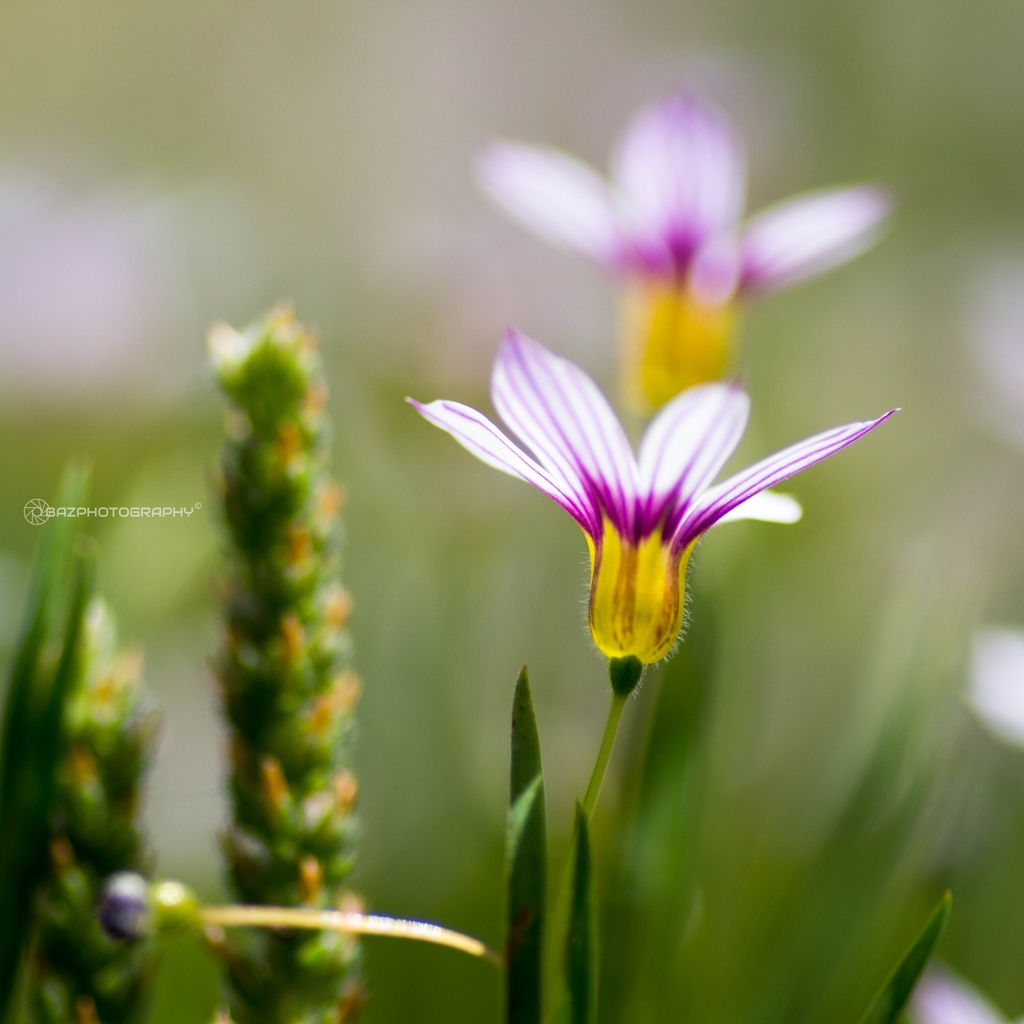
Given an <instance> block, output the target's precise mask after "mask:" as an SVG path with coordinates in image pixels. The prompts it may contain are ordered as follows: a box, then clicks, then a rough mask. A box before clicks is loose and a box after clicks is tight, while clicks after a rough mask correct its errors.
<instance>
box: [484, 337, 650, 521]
mask: <svg viewBox="0 0 1024 1024" xmlns="http://www.w3.org/2000/svg"><path fill="white" fill-rule="evenodd" d="M491 400H492V401H493V402H494V407H495V408H496V409H497V410H498V414H499V415H500V416H501V418H502V419H503V420H504V421H505V422H506V423H507V424H508V425H509V427H511V429H512V430H514V431H515V432H516V434H518V435H519V436H520V437H521V438H522V440H523V441H525V442H526V443H527V444H528V445H529V446H530V448H531V449H533V451H534V452H535V453H536V454H537V457H538V458H539V459H540V461H541V463H542V464H543V465H544V466H545V467H546V468H548V469H549V470H550V471H551V472H552V473H555V472H557V473H558V474H560V475H561V478H562V479H564V480H566V481H567V482H568V483H569V485H570V486H571V487H572V489H573V491H574V499H575V500H577V501H579V502H582V501H583V500H584V496H586V497H587V498H589V499H590V501H591V503H592V504H596V505H597V506H598V507H599V508H600V509H601V510H602V511H603V512H605V513H606V514H607V515H608V517H609V518H610V519H611V520H612V522H614V523H615V525H616V527H617V528H618V529H619V530H620V531H621V532H624V533H630V532H632V529H633V525H634V521H635V512H636V504H637V494H638V485H637V466H636V459H635V458H634V456H633V451H632V449H631V448H630V445H629V439H628V438H627V437H626V434H625V432H624V431H623V429H622V425H621V424H620V423H619V419H618V417H617V416H616V415H615V413H614V412H613V411H612V408H611V406H610V405H609V404H608V401H607V399H606V398H605V397H604V395H602V394H601V391H600V389H599V388H598V387H597V385H596V384H595V383H594V382H593V381H592V380H591V379H590V377H588V376H587V375H586V374H585V373H584V372H583V371H582V370H581V369H580V368H579V367H578V366H576V365H574V364H573V363H570V362H569V361H568V360H567V359H562V358H560V357H559V356H556V355H554V354H553V353H551V352H549V351H548V350H547V349H546V348H544V346H543V345H541V344H539V343H538V342H536V341H534V340H533V339H532V338H528V337H527V336H526V335H524V334H520V333H519V332H518V331H512V330H510V331H509V332H508V333H507V334H506V335H505V340H504V342H503V343H502V346H501V348H500V350H499V351H498V357H497V359H496V360H495V363H494V371H493V373H492V376H491Z"/></svg>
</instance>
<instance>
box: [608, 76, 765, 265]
mask: <svg viewBox="0 0 1024 1024" xmlns="http://www.w3.org/2000/svg"><path fill="white" fill-rule="evenodd" d="M745 176H746V165H745V160H744V156H743V148H742V146H741V144H740V141H739V139H738V138H737V137H736V135H735V133H734V132H733V130H732V127H731V126H730V125H729V123H728V121H726V120H725V118H724V117H723V116H722V115H721V114H720V113H719V112H718V111H717V110H715V109H714V108H713V107H711V106H709V105H708V104H706V103H704V102H703V101H702V100H700V99H698V98H697V97H695V96H689V95H675V96H670V97H668V98H667V99H664V100H662V101H661V102H660V103H656V104H655V105H654V106H652V107H649V108H648V109H647V110H644V111H642V112H641V113H640V114H639V115H638V116H637V117H636V118H635V119H634V121H633V123H632V124H631V125H630V127H629V129H628V131H627V132H626V135H625V136H624V137H623V139H622V141H621V143H620V144H619V147H618V150H617V152H616V155H615V159H614V161H613V177H614V179H615V182H616V184H617V185H618V186H619V188H620V190H621V192H622V202H623V206H624V208H623V217H624V222H625V225H626V227H627V234H628V235H629V237H630V239H631V240H632V241H633V243H634V246H635V247H636V248H637V249H638V250H639V251H640V252H641V253H646V252H647V250H648V249H652V250H653V251H654V253H657V251H658V250H659V249H660V248H661V247H662V246H667V247H668V249H669V252H670V254H671V256H672V258H673V260H674V261H675V266H674V268H672V269H675V270H676V271H681V270H683V269H685V265H686V263H687V262H688V261H689V259H690V257H691V256H692V255H693V253H694V251H695V250H696V249H697V248H698V247H699V246H700V245H701V244H702V243H703V242H704V241H705V240H706V239H707V238H709V237H711V236H713V235H718V234H724V233H728V232H729V231H731V230H732V229H733V228H734V227H735V225H736V223H737V221H738V220H739V217H740V214H741V213H742V211H743V193H744V188H745Z"/></svg>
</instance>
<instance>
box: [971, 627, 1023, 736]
mask: <svg viewBox="0 0 1024 1024" xmlns="http://www.w3.org/2000/svg"><path fill="white" fill-rule="evenodd" d="M967 700H968V703H969V704H970V706H971V708H972V710H973V711H974V712H975V713H976V714H977V715H978V717H979V718H980V719H981V721H982V722H984V723H985V725H987V726H988V727H989V728H990V729H991V730H992V731H993V732H994V733H995V734H996V735H997V736H1000V737H1002V738H1003V739H1005V740H1009V741H1010V742H1011V743H1015V744H1020V745H1024V632H1022V631H1021V630H1017V629H991V628H990V629H983V630H979V631H978V632H977V634H975V637H974V649H973V651H972V657H971V679H970V687H969V690H968V693H967Z"/></svg>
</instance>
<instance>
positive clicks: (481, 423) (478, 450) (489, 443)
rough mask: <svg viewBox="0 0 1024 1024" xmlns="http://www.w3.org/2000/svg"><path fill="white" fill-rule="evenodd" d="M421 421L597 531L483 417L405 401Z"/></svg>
mask: <svg viewBox="0 0 1024 1024" xmlns="http://www.w3.org/2000/svg"><path fill="white" fill-rule="evenodd" d="M406 401H407V402H409V404H410V405H412V406H413V407H414V408H415V409H416V410H417V412H419V413H420V415H421V416H423V418H424V419H426V420H429V421H430V422H431V423H433V424H434V425H435V426H437V427H440V428H441V429H442V430H444V431H446V432H447V433H449V434H451V436H452V437H454V438H455V440H456V441H458V442H459V444H461V445H462V447H463V448H465V449H466V450H467V451H469V452H471V453H472V454H473V455H475V456H476V457H477V458H478V459H479V460H480V461H481V462H484V463H486V464H487V465H488V466H492V467H493V468H494V469H499V470H501V471H502V472H503V473H508V474H509V475H510V476H515V477H518V478H519V479H520V480H525V481H526V482H527V483H528V484H533V486H534V487H536V488H537V489H538V490H540V491H543V492H544V493H545V494H546V495H548V497H549V498H552V499H553V500H554V501H556V502H558V504H559V505H561V506H562V508H564V509H565V510H566V512H568V513H569V515H571V516H572V517H573V519H575V520H576V521H577V522H578V523H579V524H580V526H582V527H583V528H584V529H585V530H587V531H588V532H594V531H597V530H599V528H600V518H599V517H597V516H595V513H594V510H593V509H592V508H591V507H589V506H588V505H587V504H584V503H581V502H580V501H579V500H578V498H577V496H576V495H575V494H573V493H572V492H571V491H570V490H569V489H568V488H567V487H566V486H564V484H563V482H562V481H559V480H558V479H557V478H556V477H555V476H553V475H552V474H551V473H549V472H548V471H547V470H545V469H544V468H543V467H542V466H540V465H538V464H537V463H536V462H535V461H534V460H533V459H532V458H530V456H529V455H527V454H526V453H525V452H524V451H523V450H522V449H521V448H520V447H519V446H518V445H516V444H514V443H513V442H512V441H511V440H509V438H507V437H506V436H505V435H504V434H503V433H502V432H501V431H500V430H499V429H498V428H497V427H496V426H495V425H494V424H493V423H491V421H490V420H489V419H487V417H486V416H484V415H483V414H482V413H479V412H477V411H476V409H471V408H470V407H469V406H468V405H462V404H461V403H459V402H447V401H444V400H439V401H436V402H429V403H426V404H424V403H422V402H417V401H416V400H415V399H412V398H408V399H406Z"/></svg>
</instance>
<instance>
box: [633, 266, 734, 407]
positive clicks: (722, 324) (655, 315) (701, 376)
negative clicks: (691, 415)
mask: <svg viewBox="0 0 1024 1024" xmlns="http://www.w3.org/2000/svg"><path fill="white" fill-rule="evenodd" d="M736 320H737V314H736V307H735V304H734V303H731V302H727V303H725V304H724V305H721V306H712V305H708V304H706V303H704V302H701V301H700V300H699V299H697V298H696V297H694V295H693V294H692V293H691V292H690V291H689V290H688V289H687V288H686V286H685V285H681V284H679V283H678V282H673V281H657V280H654V281H643V282H637V283H635V284H633V285H631V286H630V287H629V288H628V290H627V291H626V295H625V300H624V303H623V328H622V329H623V337H622V345H623V357H624V360H625V366H626V372H627V377H628V387H629V392H630V395H629V397H630V399H631V400H632V401H633V402H634V403H636V404H637V405H639V407H640V408H641V409H645V410H651V409H657V408H659V407H660V406H662V405H664V404H665V403H666V402H668V401H669V400H670V399H672V398H675V396H676V395H678V394H679V392H680V391H683V390H685V389H686V388H689V387H693V385H694V384H703V383H705V382H706V381H712V380H722V379H723V378H724V377H725V376H726V375H727V374H728V373H729V371H730V370H731V369H732V365H733V359H734V355H735V353H734V344H733V340H734V336H735V332H736Z"/></svg>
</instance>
